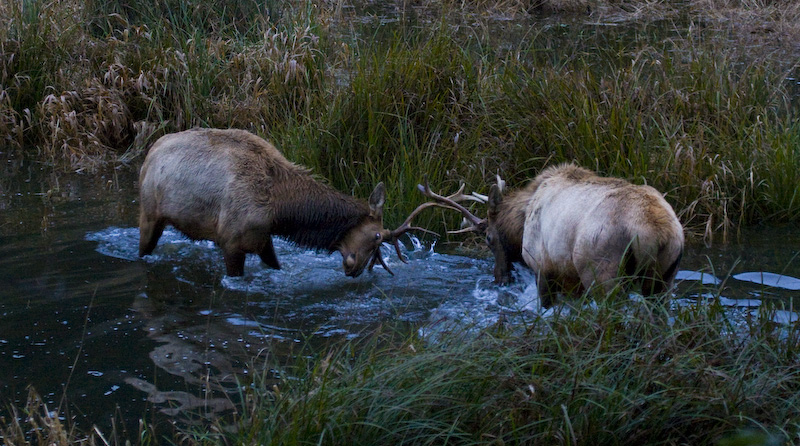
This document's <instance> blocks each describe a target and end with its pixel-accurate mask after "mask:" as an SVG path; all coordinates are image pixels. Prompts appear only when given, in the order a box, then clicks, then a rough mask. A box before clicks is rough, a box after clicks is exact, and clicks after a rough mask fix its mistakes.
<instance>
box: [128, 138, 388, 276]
mask: <svg viewBox="0 0 800 446" xmlns="http://www.w3.org/2000/svg"><path fill="white" fill-rule="evenodd" d="M139 183H140V184H139V187H140V217H139V231H140V241H139V255H140V256H144V255H147V254H150V253H151V252H152V251H153V249H155V246H156V244H157V243H158V239H159V237H160V236H161V233H162V232H163V230H164V227H165V226H166V225H167V224H170V225H173V226H174V227H175V228H177V229H178V230H180V231H181V232H183V233H184V234H186V235H187V236H189V237H190V238H193V239H207V240H213V241H215V242H216V243H217V245H219V247H220V248H221V249H222V251H223V255H224V258H225V264H226V270H227V273H228V275H231V276H238V275H242V274H243V271H244V259H245V254H246V253H256V254H258V255H260V257H261V259H262V260H263V261H264V262H265V263H266V264H267V265H269V266H270V267H273V268H280V265H279V263H278V259H277V257H276V256H275V252H274V249H273V245H272V235H278V236H283V237H285V238H287V239H289V240H290V241H293V242H295V243H297V244H298V245H301V246H305V247H309V248H314V249H321V250H327V251H329V252H332V251H334V250H338V251H340V252H341V254H342V257H343V266H344V269H345V273H346V274H347V275H349V276H353V277H355V276H357V275H358V274H360V273H361V272H362V271H363V269H364V268H365V266H366V264H367V262H368V261H369V260H370V259H371V258H372V256H373V254H374V253H375V251H376V250H377V249H378V248H379V247H380V244H381V243H382V242H383V239H384V237H387V236H388V231H386V230H385V229H384V228H383V223H382V206H383V202H384V198H385V189H384V187H383V184H382V183H381V184H379V185H378V186H377V187H376V188H375V191H373V193H372V196H371V197H370V202H369V205H368V204H367V203H364V202H361V201H359V200H356V199H355V198H353V197H350V196H349V195H345V194H342V193H340V192H338V191H336V190H334V189H333V188H331V187H330V186H327V185H326V184H324V183H321V182H319V181H317V180H315V179H314V178H313V177H312V176H311V174H310V173H309V171H308V169H306V168H304V167H302V166H299V165H296V164H294V163H292V162H290V161H288V160H287V159H286V158H284V157H283V155H282V154H281V153H280V152H279V151H278V150H277V149H276V148H275V147H273V146H272V145H271V144H270V143H268V142H267V141H265V140H263V139H262V138H259V137H257V136H255V135H253V134H251V133H249V132H246V131H243V130H218V129H193V130H188V131H184V132H179V133H173V134H169V135H165V136H163V137H162V138H160V139H159V140H158V141H156V142H155V144H154V145H153V147H152V148H151V149H150V151H149V152H148V154H147V157H146V158H145V161H144V164H143V165H142V168H141V171H140V176H139Z"/></svg>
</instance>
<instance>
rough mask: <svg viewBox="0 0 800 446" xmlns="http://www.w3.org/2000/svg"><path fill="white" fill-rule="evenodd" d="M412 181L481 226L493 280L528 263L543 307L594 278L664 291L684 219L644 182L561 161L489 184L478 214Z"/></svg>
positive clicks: (607, 286)
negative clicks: (522, 181)
mask: <svg viewBox="0 0 800 446" xmlns="http://www.w3.org/2000/svg"><path fill="white" fill-rule="evenodd" d="M419 187H420V189H421V190H422V191H423V193H424V194H425V195H426V196H428V197H429V198H431V199H433V200H434V202H435V203H438V205H440V206H443V207H447V208H451V209H456V210H458V211H460V212H461V213H462V214H463V215H464V217H465V219H466V220H467V221H468V222H469V224H470V225H471V228H470V229H471V230H477V231H479V232H484V233H485V234H486V242H487V244H488V245H489V248H490V249H491V251H492V253H493V255H494V259H495V266H494V277H495V282H496V283H498V284H506V283H509V282H510V281H511V270H512V262H524V263H525V264H526V265H528V267H530V268H531V269H532V270H533V271H534V273H535V274H536V278H537V286H538V289H539V297H540V300H541V302H542V306H543V307H545V308H547V307H550V306H551V305H552V304H553V302H554V298H555V297H556V296H557V295H558V294H559V293H582V292H583V291H585V290H586V289H589V287H591V286H592V285H593V284H598V285H600V286H602V287H603V289H604V290H605V291H606V292H609V291H610V290H611V289H612V288H613V287H614V286H615V282H617V279H620V278H626V279H627V280H630V281H631V282H636V283H637V284H638V285H641V291H642V294H643V295H645V296H650V295H654V294H659V293H663V292H665V291H667V290H668V289H669V288H670V287H671V286H672V282H673V280H674V278H675V274H676V273H677V270H678V265H679V263H680V259H681V256H682V252H683V242H684V236H683V227H682V226H681V224H680V222H679V220H678V218H677V216H676V215H675V212H674V211H673V209H672V207H671V206H670V205H669V204H668V203H667V202H666V200H664V197H663V196H662V195H661V194H660V193H659V192H658V191H657V190H655V189H654V188H652V187H650V186H640V185H634V184H631V183H629V182H627V181H625V180H622V179H618V178H607V177H601V176H598V175H596V174H595V173H594V172H592V171H589V170H587V169H584V168H581V167H578V166H576V165H573V164H563V165H559V166H553V167H550V168H548V169H545V170H544V171H543V172H542V173H540V174H539V175H538V176H536V177H535V178H534V179H533V180H532V181H530V182H529V183H528V185H527V186H525V187H524V188H522V189H519V190H516V191H513V192H510V193H508V194H505V195H504V194H503V192H502V190H501V187H500V186H499V185H492V187H491V189H490V190H489V195H488V196H487V197H485V200H486V202H487V205H488V213H487V218H485V219H480V218H478V217H476V216H475V215H473V214H472V213H471V212H469V210H468V209H466V208H465V207H464V206H462V205H461V204H459V203H458V202H457V201H458V200H453V199H451V197H442V196H440V195H438V194H435V193H433V192H432V191H431V190H430V187H429V186H428V185H427V182H426V184H425V186H419ZM461 197H462V198H463V195H462V196H461Z"/></svg>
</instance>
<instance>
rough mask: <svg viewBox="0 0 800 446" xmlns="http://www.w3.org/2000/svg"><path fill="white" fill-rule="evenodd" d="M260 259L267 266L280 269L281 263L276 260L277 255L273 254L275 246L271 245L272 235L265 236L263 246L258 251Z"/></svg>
mask: <svg viewBox="0 0 800 446" xmlns="http://www.w3.org/2000/svg"><path fill="white" fill-rule="evenodd" d="M258 255H259V257H261V261H262V262H264V263H266V264H267V266H269V267H270V268H273V269H281V264H280V263H279V262H278V256H276V255H275V247H274V246H272V237H270V236H267V239H266V241H265V243H264V247H263V248H261V252H259V253H258Z"/></svg>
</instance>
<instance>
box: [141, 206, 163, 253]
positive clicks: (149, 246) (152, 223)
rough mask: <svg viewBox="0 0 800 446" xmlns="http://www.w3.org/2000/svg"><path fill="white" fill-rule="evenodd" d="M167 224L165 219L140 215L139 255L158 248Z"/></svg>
mask: <svg viewBox="0 0 800 446" xmlns="http://www.w3.org/2000/svg"><path fill="white" fill-rule="evenodd" d="M165 226H166V222H165V221H164V220H163V219H149V218H147V217H146V216H145V215H144V214H141V215H139V257H144V256H146V255H148V254H151V253H152V252H153V250H154V249H156V244H158V239H159V238H161V234H162V233H163V232H164V227H165Z"/></svg>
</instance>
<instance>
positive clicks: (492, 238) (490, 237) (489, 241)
mask: <svg viewBox="0 0 800 446" xmlns="http://www.w3.org/2000/svg"><path fill="white" fill-rule="evenodd" d="M492 240H494V237H492V235H491V234H489V235H487V236H486V243H488V244H490V245H491V244H492Z"/></svg>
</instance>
